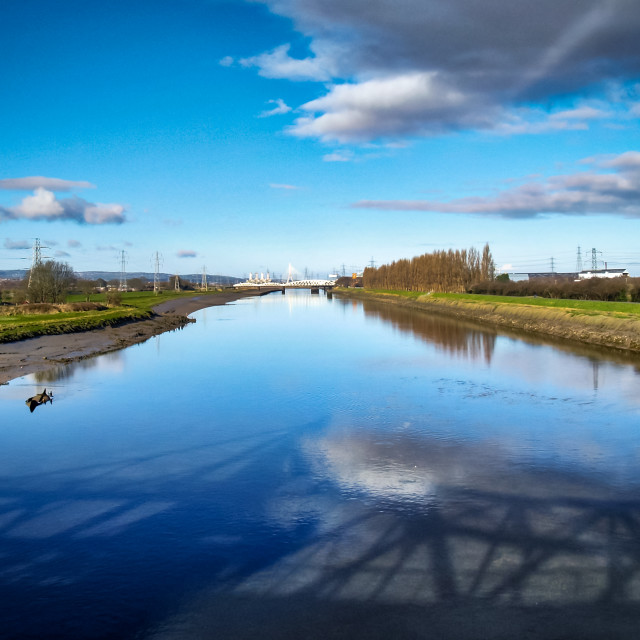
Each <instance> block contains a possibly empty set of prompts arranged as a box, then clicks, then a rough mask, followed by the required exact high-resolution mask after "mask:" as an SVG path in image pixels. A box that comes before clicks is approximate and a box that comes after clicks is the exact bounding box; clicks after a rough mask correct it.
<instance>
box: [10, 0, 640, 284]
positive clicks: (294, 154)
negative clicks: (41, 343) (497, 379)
mask: <svg viewBox="0 0 640 640" xmlns="http://www.w3.org/2000/svg"><path fill="white" fill-rule="evenodd" d="M0 30H1V34H2V38H0V80H1V83H2V84H1V86H2V99H1V100H0V127H1V135H0V269H15V268H20V267H23V266H25V265H26V264H27V263H28V261H25V260H24V258H25V257H26V258H28V257H29V256H30V250H29V247H31V246H32V244H33V241H34V239H35V238H40V240H41V242H42V244H43V245H45V246H46V247H47V248H46V249H45V250H44V254H45V255H47V256H51V257H53V258H56V259H58V260H64V261H66V262H68V263H69V264H70V265H71V266H72V267H73V268H74V269H76V270H78V271H83V270H93V269H99V270H109V271H117V270H118V269H119V255H120V252H121V251H122V250H125V251H126V255H127V268H128V270H130V271H150V270H152V256H153V255H154V253H155V252H156V251H157V252H159V253H160V254H161V256H162V270H164V271H168V272H178V273H194V272H196V273H198V272H201V270H202V268H203V266H206V269H207V272H208V273H220V274H228V275H237V276H242V275H246V274H248V273H249V272H250V271H253V272H255V271H266V270H267V269H269V270H270V271H271V272H272V273H276V274H278V273H286V271H287V267H288V264H289V263H291V264H292V265H293V266H294V267H295V268H297V269H298V270H299V271H300V272H302V271H304V269H307V270H308V272H309V273H317V274H318V275H322V276H324V275H326V274H327V273H328V272H331V271H333V270H334V269H337V270H339V271H342V269H343V267H344V269H345V271H346V272H348V273H350V272H351V271H352V270H354V269H356V268H357V269H361V268H363V267H364V266H366V265H367V264H369V263H370V261H371V260H374V261H375V263H376V264H382V263H386V262H390V261H392V260H394V259H398V258H406V257H412V256H414V255H419V254H421V253H425V252H430V251H433V250H437V249H449V248H454V249H455V248H468V247H471V246H475V247H477V248H479V249H480V248H482V246H483V245H484V243H486V242H488V243H489V245H490V247H491V250H492V253H493V256H494V259H495V261H496V264H497V266H498V267H505V268H506V269H507V270H513V271H528V270H535V271H542V270H549V269H550V268H551V259H552V258H553V260H554V267H555V269H556V270H559V271H565V270H566V271H571V270H574V269H575V268H576V258H577V248H578V246H580V247H581V252H582V258H583V263H584V264H585V266H589V265H590V263H591V250H592V248H595V249H597V250H598V251H599V252H602V253H599V254H597V255H598V259H599V260H602V261H606V262H607V263H608V266H615V267H623V266H625V267H628V268H629V270H630V272H631V273H632V275H640V245H639V242H638V238H639V234H638V229H639V224H640V127H639V120H640V12H638V11H637V1H636V0H580V1H576V0H553V1H552V0H538V2H536V3H531V2H529V1H528V0H510V1H509V2H506V0H485V1H484V2H482V3H478V2H477V1H476V0H447V1H446V2H445V1H444V0H439V1H437V2H436V1H433V0H395V1H393V2H392V1H391V0H379V1H376V2H372V0H253V1H244V0H234V1H219V0H179V1H178V0H175V1H161V0H154V1H153V2H152V1H151V0H136V1H135V2H131V1H130V0H124V1H121V0H113V1H101V2H98V1H94V0H75V1H66V0H60V1H59V2H51V1H50V0H6V1H5V2H4V3H3V8H2V19H1V22H0ZM599 266H603V265H602V264H600V265H599Z"/></svg>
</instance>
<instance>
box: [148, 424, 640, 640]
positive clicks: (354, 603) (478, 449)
mask: <svg viewBox="0 0 640 640" xmlns="http://www.w3.org/2000/svg"><path fill="white" fill-rule="evenodd" d="M304 450H305V455H306V456H308V459H309V460H310V463H311V465H312V467H313V469H314V471H315V473H316V474H317V478H318V480H317V481H318V482H319V483H320V486H325V489H324V490H322V491H318V489H317V488H312V485H310V484H309V483H308V481H303V480H302V479H296V480H290V481H289V482H286V483H284V484H283V486H281V487H280V490H279V491H278V494H277V495H276V496H275V497H274V499H272V500H271V501H270V503H269V514H270V516H271V518H272V521H273V523H274V527H275V529H274V530H281V531H287V532H288V535H287V538H288V539H289V540H291V542H290V543H289V544H288V545H286V547H285V548H284V549H283V553H282V554H279V555H277V556H276V557H272V558H271V562H270V563H269V565H268V566H266V567H262V568H258V569H257V570H254V571H251V572H250V573H249V574H246V575H243V574H242V573H240V574H238V573H236V572H234V571H230V572H229V573H225V572H222V575H218V578H217V586H216V588H215V589H212V590H205V591H203V592H201V593H200V594H199V595H198V596H197V597H195V598H194V599H193V601H192V602H191V603H189V604H187V605H185V606H184V607H183V608H182V609H181V611H180V612H179V614H177V615H176V616H174V617H170V618H169V619H167V620H165V621H163V622H162V624H161V625H159V627H158V629H157V630H156V631H155V632H153V633H151V634H150V635H149V636H148V637H150V638H154V639H155V640H160V639H165V640H166V639H169V638H183V637H202V638H214V637H218V634H220V635H223V636H225V637H250V636H249V635H246V636H245V635H244V633H243V630H244V629H245V623H246V618H247V617H248V618H249V619H251V620H252V621H253V624H254V625H257V626H259V628H260V636H261V637H274V638H277V637H300V636H297V634H300V633H301V629H304V632H303V636H304V637H311V638H321V637H334V636H335V634H342V633H344V632H345V627H344V625H345V619H346V620H349V621H350V622H349V624H350V625H353V626H352V627H350V630H349V633H348V637H350V638H371V637H375V638H385V637H425V638H430V637H433V630H434V625H435V628H436V629H437V630H438V633H437V636H436V637H440V638H486V637H491V638H495V637H499V638H513V637H532V638H549V637H562V638H611V637H616V638H633V637H635V636H634V634H635V632H636V631H635V629H634V626H635V625H637V623H638V622H639V621H640V617H639V616H638V613H637V611H638V610H637V605H638V603H640V536H638V533H640V500H638V499H637V497H636V490H637V485H636V486H634V487H628V488H627V490H625V491H623V492H622V493H620V492H619V490H618V489H619V488H616V487H614V486H611V485H609V484H608V483H607V482H606V480H605V481H604V482H603V479H602V478H598V477H597V476H594V477H588V476H585V475H582V474H577V473H575V472H571V471H569V470H566V469H560V470H556V471H553V470H550V469H545V468H541V467H536V466H521V465H516V464H513V462H512V461H511V457H510V456H509V455H508V454H507V453H506V452H503V451H501V449H500V445H499V444H498V443H492V442H486V443H483V444H480V445H477V446H472V445H469V444H468V443H465V442H464V441H461V440H459V441H455V442H454V441H448V442H445V441H441V440H438V439H436V438H430V437H428V436H425V435H424V434H420V433H416V432H411V431H408V432H405V433H403V434H402V435H397V437H396V438H390V437H388V436H387V437H386V438H385V436H384V435H383V434H381V433H377V434H372V433H371V432H370V431H368V430H366V429H363V430H362V431H361V432H360V433H357V434H354V432H353V430H343V429H331V430H330V431H329V433H328V434H327V435H326V436H324V437H321V438H313V437H311V438H309V439H308V440H307V441H306V444H305V447H304ZM327 483H328V487H331V486H334V483H335V486H336V487H337V488H338V492H337V493H336V492H332V491H331V490H330V489H329V488H328V487H327ZM293 533H296V534H297V537H296V538H295V539H296V541H297V542H295V543H294V542H293V540H292V538H291V535H292V534H293ZM216 543H218V544H224V546H225V547H226V548H228V549H229V551H230V553H232V551H231V550H232V549H234V548H235V549H239V548H242V543H241V541H240V540H238V539H236V538H233V537H226V538H224V537H220V538H216ZM411 607H419V608H415V609H412V608H411ZM266 611H268V612H269V613H268V614H267V613H266ZM381 612H384V613H381ZM480 612H482V614H481V615H479V613H480ZM387 616H390V620H392V621H393V624H391V625H388V624H385V622H384V621H382V620H381V617H382V618H385V617H387ZM576 616H578V617H577V618H576ZM505 624H506V627H505V628H504V630H503V631H502V630H501V629H503V626H502V625H505ZM416 629H422V632H420V633H417V632H416ZM528 630H533V631H531V633H529V631H528ZM389 634H390V635H389ZM340 637H341V636H340Z"/></svg>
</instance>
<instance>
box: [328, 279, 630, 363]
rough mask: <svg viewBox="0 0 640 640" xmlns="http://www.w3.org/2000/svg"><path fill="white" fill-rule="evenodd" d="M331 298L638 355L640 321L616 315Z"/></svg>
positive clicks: (396, 298) (385, 297) (367, 295)
mask: <svg viewBox="0 0 640 640" xmlns="http://www.w3.org/2000/svg"><path fill="white" fill-rule="evenodd" d="M334 295H336V296H342V297H348V298H357V299H367V300H378V301H381V302H385V303H388V304H395V305H401V306H404V307H409V308H413V309H420V310H422V311H427V312H430V313H438V314H443V315H447V316H452V317H455V318H460V319H465V320H472V321H477V322H480V323H482V324H485V325H491V326H494V327H501V328H505V329H510V330H516V331H522V332H526V333H529V334H532V335H538V336H548V337H551V338H555V339H561V340H568V341H572V342H574V343H581V344H589V345H595V346H599V347H607V348H614V349H619V350H622V351H626V352H631V353H639V354H640V318H637V317H630V316H626V315H624V314H619V313H613V312H612V313H599V312H595V311H594V312H588V313H587V312H583V311H580V310H577V309H569V308H566V309H565V308H550V307H540V306H534V305H528V304H526V302H525V301H523V302H522V304H507V303H499V302H493V301H491V302H482V301H480V302H479V301H476V300H473V301H472V300H460V299H446V298H438V297H434V296H431V295H429V294H425V295H423V296H420V297H418V298H407V297H404V296H401V295H394V294H387V293H374V292H371V291H366V290H363V289H336V290H334Z"/></svg>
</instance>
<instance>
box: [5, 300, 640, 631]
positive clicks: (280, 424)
mask: <svg viewBox="0 0 640 640" xmlns="http://www.w3.org/2000/svg"><path fill="white" fill-rule="evenodd" d="M193 317H194V318H196V320H197V322H196V323H194V324H190V325H188V326H187V327H186V328H184V329H183V330H180V331H175V332H172V333H167V334H163V335H161V336H158V337H156V338H153V339H151V340H149V341H148V342H146V343H144V344H141V345H137V346H134V347H131V348H129V349H126V350H124V351H120V352H117V353H113V354H110V355H106V356H101V357H98V358H94V359H90V360H85V361H82V362H79V363H75V364H71V365H68V366H65V367H61V368H59V369H57V370H52V371H49V372H47V373H44V374H38V375H31V376H26V377H24V378H20V379H17V380H14V381H12V382H11V383H10V384H8V385H6V386H2V387H0V412H1V416H2V417H1V430H0V444H1V446H0V478H1V485H0V486H1V489H0V620H1V621H2V622H1V624H2V630H0V635H2V633H3V632H4V633H5V634H7V635H6V637H8V638H58V637H60V638H66V639H76V638H78V639H79V638H82V639H86V638H136V639H143V640H151V639H153V640H168V639H175V638H198V639H200V638H202V639H204V638H216V639H218V638H220V639H226V638H356V639H358V638H367V639H371V638H381V639H382V638H385V639H388V638H462V639H465V638H469V639H476V638H477V639H480V638H505V639H506V638H563V639H567V638H635V637H637V629H638V628H639V627H638V624H639V623H640V606H639V605H640V535H639V534H640V498H639V497H638V495H639V494H638V491H639V489H640V393H639V388H640V374H639V372H640V360H635V361H634V360H633V358H630V359H623V358H622V357H621V356H620V357H616V356H614V355H613V354H611V353H609V354H608V353H605V352H601V351H595V350H575V349H572V348H569V347H567V346H566V345H562V344H557V345H553V344H549V343H544V342H541V341H534V340H531V339H526V338H524V339H522V338H520V337H518V336H511V335H505V334H502V333H496V332H495V331H491V330H490V329H485V328H479V327H476V326H474V325H471V324H462V323H459V322H456V321H452V320H449V319H443V318H436V317H431V316H428V315H426V314H424V313H421V312H418V311H412V310H407V309H399V308H394V307H393V306H391V305H381V304H380V303H368V302H366V303H362V302H354V301H350V300H342V299H337V298H335V297H334V298H333V299H328V298H327V297H325V295H323V294H321V295H320V296H317V295H311V294H309V293H308V292H288V293H287V294H286V295H285V296H282V295H280V294H279V293H278V294H271V295H268V296H264V297H260V298H247V299H243V300H240V301H237V302H236V303H234V304H230V305H226V306H223V307H213V308H209V309H205V310H203V311H200V312H198V313H196V314H194V316H193ZM43 387H46V388H47V389H48V390H52V391H53V394H54V398H53V403H52V404H46V405H43V406H40V407H37V408H36V410H35V411H34V412H33V413H29V409H28V407H26V406H25V403H24V400H25V399H26V398H27V397H29V396H32V395H34V394H35V393H38V392H40V391H42V388H43ZM3 637H5V636H3Z"/></svg>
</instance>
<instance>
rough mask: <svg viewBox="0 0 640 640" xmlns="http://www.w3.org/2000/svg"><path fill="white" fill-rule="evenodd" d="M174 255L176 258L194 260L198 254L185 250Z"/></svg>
mask: <svg viewBox="0 0 640 640" xmlns="http://www.w3.org/2000/svg"><path fill="white" fill-rule="evenodd" d="M176 255H177V256H178V258H195V257H196V256H197V255H198V254H197V253H196V252H195V251H191V250H188V249H187V250H183V251H178V253H177V254H176Z"/></svg>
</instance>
